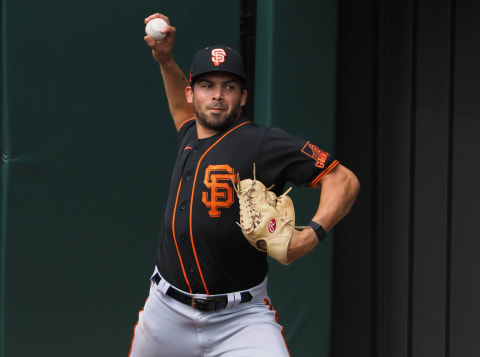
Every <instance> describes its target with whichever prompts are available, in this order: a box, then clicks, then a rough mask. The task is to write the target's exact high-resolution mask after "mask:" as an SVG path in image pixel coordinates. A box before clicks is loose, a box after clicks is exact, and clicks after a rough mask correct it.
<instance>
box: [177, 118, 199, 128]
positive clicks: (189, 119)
mask: <svg viewBox="0 0 480 357" xmlns="http://www.w3.org/2000/svg"><path fill="white" fill-rule="evenodd" d="M192 120H195V117H191V118H188V119H185V121H183V122H182V124H180V126H179V127H178V129H177V131H180V130H181V129H182V128H183V126H184V125H185V124H187V123H188V122H190V121H192Z"/></svg>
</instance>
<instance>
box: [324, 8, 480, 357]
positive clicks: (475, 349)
mask: <svg viewBox="0 0 480 357" xmlns="http://www.w3.org/2000/svg"><path fill="white" fill-rule="evenodd" d="M338 11H339V12H338V13H339V27H338V29H339V32H338V52H337V65H338V67H337V115H336V138H337V156H339V157H340V158H341V159H342V161H343V162H344V163H345V164H346V165H347V166H349V167H351V168H352V169H353V170H354V171H355V172H356V173H357V174H358V175H359V177H360V181H361V182H362V187H363V188H362V193H361V195H360V197H359V200H358V202H357V204H356V209H355V210H354V212H352V214H351V215H350V216H349V217H348V218H347V219H346V220H345V221H344V222H343V223H342V224H341V225H339V227H338V229H336V231H335V232H336V238H335V247H334V278H333V281H334V289H333V302H334V303H333V317H332V356H354V355H355V356H391V357H396V356H402V357H403V356H408V357H412V356H418V357H425V356H428V357H430V356H431V357H444V356H445V357H446V356H450V357H470V356H471V357H473V356H479V355H480V304H479V301H480V284H479V280H478V272H479V271H480V260H479V253H480V243H479V239H478V238H479V237H480V229H479V226H478V219H479V217H480V209H479V204H478V202H479V198H480V190H479V189H478V182H479V179H480V167H479V164H478V155H479V154H480V143H479V140H478V134H479V133H480V119H479V118H480V102H479V100H478V93H479V90H480V67H479V63H480V47H479V45H478V44H479V39H480V23H479V21H478V18H477V15H478V14H479V13H480V3H479V2H476V1H467V0H450V1H445V0H439V1H426V0H417V1H413V0H407V1H395V0H385V1H362V2H359V1H350V0H341V1H339V10H338Z"/></svg>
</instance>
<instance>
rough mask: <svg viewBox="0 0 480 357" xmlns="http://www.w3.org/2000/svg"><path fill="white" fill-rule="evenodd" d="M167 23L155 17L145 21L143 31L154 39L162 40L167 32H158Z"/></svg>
mask: <svg viewBox="0 0 480 357" xmlns="http://www.w3.org/2000/svg"><path fill="white" fill-rule="evenodd" d="M167 25H168V24H167V23H166V21H165V20H163V19H159V18H156V19H153V20H151V21H149V22H148V23H147V26H145V32H146V33H147V35H148V36H150V37H151V38H153V39H154V40H163V39H164V38H165V37H167V33H163V32H160V30H161V29H163V28H164V27H165V26H167Z"/></svg>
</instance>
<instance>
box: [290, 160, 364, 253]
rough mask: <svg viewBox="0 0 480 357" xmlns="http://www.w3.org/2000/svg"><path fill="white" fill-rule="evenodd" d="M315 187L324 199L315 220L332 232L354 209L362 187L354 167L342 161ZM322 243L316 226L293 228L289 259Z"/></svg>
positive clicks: (321, 200) (321, 198) (321, 199)
mask: <svg viewBox="0 0 480 357" xmlns="http://www.w3.org/2000/svg"><path fill="white" fill-rule="evenodd" d="M314 188H317V189H319V190H320V202H319V204H318V209H317V212H316V213H315V215H314V216H313V218H312V221H314V222H317V223H318V224H320V225H322V227H323V229H324V230H325V232H327V233H328V231H330V230H331V229H332V228H333V227H334V226H335V225H336V224H337V223H338V222H339V221H340V220H341V219H342V218H343V217H345V216H346V215H347V214H348V212H350V209H351V208H352V206H353V203H354V202H355V199H356V198H357V194H358V192H359V190H360V183H359V181H358V179H357V176H355V174H354V173H353V172H352V171H350V170H349V169H348V168H346V167H345V166H343V165H338V166H337V167H336V168H335V169H333V170H332V171H331V172H330V173H328V174H327V175H326V176H325V177H324V178H322V179H321V180H320V182H318V183H317V184H316V185H315V186H314ZM318 243H319V241H318V237H317V234H316V233H315V231H314V230H313V229H312V228H307V229H304V230H303V231H298V230H293V235H292V239H291V240H290V244H289V246H288V260H289V262H293V261H294V260H297V259H299V258H301V257H303V256H304V255H306V254H308V253H310V252H311V251H312V250H313V249H314V248H315V247H316V246H317V244H318Z"/></svg>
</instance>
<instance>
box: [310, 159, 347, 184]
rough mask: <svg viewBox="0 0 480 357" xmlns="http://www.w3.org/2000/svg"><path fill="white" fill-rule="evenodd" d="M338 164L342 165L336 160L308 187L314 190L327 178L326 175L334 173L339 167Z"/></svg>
mask: <svg viewBox="0 0 480 357" xmlns="http://www.w3.org/2000/svg"><path fill="white" fill-rule="evenodd" d="M338 164H340V162H339V161H338V160H334V161H333V162H332V163H331V164H330V166H328V167H327V168H326V169H325V170H324V171H322V172H321V173H320V174H319V175H318V176H317V177H315V179H314V180H313V181H312V183H311V184H310V185H308V186H307V187H308V188H312V187H313V186H315V185H316V184H317V183H318V182H319V181H320V180H321V179H322V178H324V177H325V175H326V174H328V173H329V172H330V171H332V170H333V169H334V168H335V167H337V166H338Z"/></svg>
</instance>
